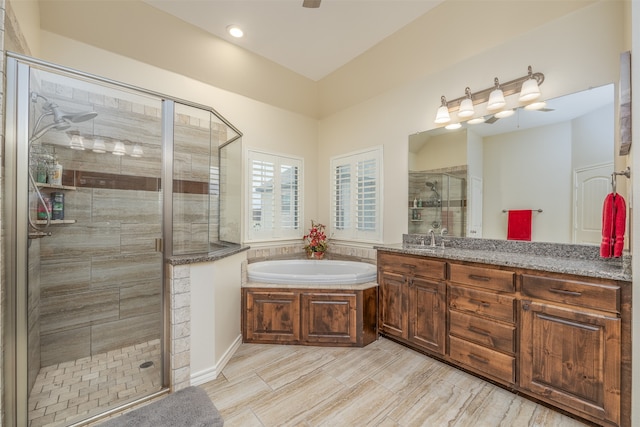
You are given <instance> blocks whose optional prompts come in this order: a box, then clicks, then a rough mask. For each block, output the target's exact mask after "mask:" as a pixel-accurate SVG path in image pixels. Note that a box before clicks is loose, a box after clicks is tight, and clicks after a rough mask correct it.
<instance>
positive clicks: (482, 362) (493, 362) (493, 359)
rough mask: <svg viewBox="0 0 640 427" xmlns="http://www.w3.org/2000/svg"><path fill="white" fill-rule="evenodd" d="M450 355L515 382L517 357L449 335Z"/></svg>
mask: <svg viewBox="0 0 640 427" xmlns="http://www.w3.org/2000/svg"><path fill="white" fill-rule="evenodd" d="M449 356H450V357H451V359H453V360H455V361H456V362H459V363H461V364H463V365H467V366H470V367H472V368H474V369H477V370H478V371H481V372H484V373H486V374H488V375H491V376H492V377H494V378H497V379H500V380H502V381H506V382H508V383H509V384H515V382H516V377H515V372H516V358H515V357H513V356H509V355H506V354H503V353H500V352H498V351H495V350H490V349H488V348H486V347H483V346H481V345H477V344H473V343H471V342H469V341H465V340H461V339H459V338H456V337H449Z"/></svg>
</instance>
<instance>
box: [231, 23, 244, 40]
mask: <svg viewBox="0 0 640 427" xmlns="http://www.w3.org/2000/svg"><path fill="white" fill-rule="evenodd" d="M227 33H229V35H230V36H231V37H235V38H237V39H239V38H240V37H242V36H244V31H242V28H240V27H238V26H237V25H229V26H228V27H227Z"/></svg>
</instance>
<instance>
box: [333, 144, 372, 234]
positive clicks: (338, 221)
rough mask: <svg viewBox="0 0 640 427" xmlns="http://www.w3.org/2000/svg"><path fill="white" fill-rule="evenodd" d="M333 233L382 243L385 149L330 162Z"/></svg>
mask: <svg viewBox="0 0 640 427" xmlns="http://www.w3.org/2000/svg"><path fill="white" fill-rule="evenodd" d="M331 234H332V237H333V238H336V239H348V240H354V241H364V242H379V241H382V147H377V148H375V149H371V150H367V151H361V152H357V153H351V154H347V155H344V156H338V157H334V158H332V159H331Z"/></svg>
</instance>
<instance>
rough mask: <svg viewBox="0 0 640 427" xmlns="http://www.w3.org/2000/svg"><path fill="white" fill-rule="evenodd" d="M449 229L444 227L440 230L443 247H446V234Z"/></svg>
mask: <svg viewBox="0 0 640 427" xmlns="http://www.w3.org/2000/svg"><path fill="white" fill-rule="evenodd" d="M448 232H449V231H448V230H447V229H446V228H444V227H443V228H442V230H440V236H442V239H440V241H441V242H442V249H444V236H446V235H447V233H448Z"/></svg>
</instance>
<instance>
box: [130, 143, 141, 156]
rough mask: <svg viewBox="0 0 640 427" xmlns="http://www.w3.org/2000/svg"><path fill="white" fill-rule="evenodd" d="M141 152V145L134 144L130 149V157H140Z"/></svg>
mask: <svg viewBox="0 0 640 427" xmlns="http://www.w3.org/2000/svg"><path fill="white" fill-rule="evenodd" d="M143 154H144V151H142V147H140V146H139V145H138V144H136V145H134V146H133V148H132V149H131V157H142V155H143Z"/></svg>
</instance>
